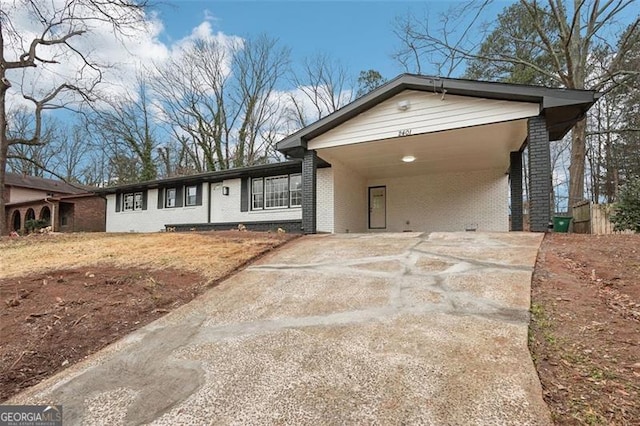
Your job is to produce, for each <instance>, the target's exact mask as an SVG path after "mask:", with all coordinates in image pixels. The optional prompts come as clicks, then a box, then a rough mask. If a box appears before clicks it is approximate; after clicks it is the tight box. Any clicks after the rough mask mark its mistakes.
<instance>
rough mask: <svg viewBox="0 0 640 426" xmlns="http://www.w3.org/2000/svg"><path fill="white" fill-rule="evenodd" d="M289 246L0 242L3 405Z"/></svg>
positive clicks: (111, 237) (251, 237)
mask: <svg viewBox="0 0 640 426" xmlns="http://www.w3.org/2000/svg"><path fill="white" fill-rule="evenodd" d="M291 238H293V237H292V236H289V235H278V234H267V233H253V232H237V231H229V232H209V233H168V234H74V235H64V234H56V235H32V236H28V237H19V238H5V237H3V238H2V239H0V303H2V307H1V308H0V336H2V337H1V340H0V401H4V400H5V399H7V398H9V397H10V396H12V395H14V394H16V393H18V392H19V391H21V390H23V389H25V388H27V387H29V386H32V385H34V384H36V383H38V382H40V381H41V380H43V379H45V378H47V377H49V376H51V375H53V374H55V373H56V372H58V371H60V370H62V369H64V368H66V367H67V366H70V365H72V364H74V363H75V362H78V361H80V360H81V359H83V358H84V357H86V356H87V355H89V354H91V353H93V352H96V351H97V350H99V349H101V348H103V347H105V346H107V345H109V344H110V343H112V342H114V341H116V340H117V339H119V338H120V337H122V336H124V335H126V334H128V333H129V332H131V331H132V330H135V329H136V328H139V327H141V326H143V325H145V324H147V323H149V322H151V321H153V320H154V319H156V318H158V317H160V316H162V315H164V314H165V313H167V312H169V311H170V310H172V309H175V308H176V307H178V306H180V305H182V304H184V303H187V302H188V301H190V300H191V299H193V298H194V297H196V296H197V295H198V294H200V293H202V292H203V291H204V290H205V289H207V288H209V287H211V286H213V285H215V284H216V283H218V282H219V281H220V280H222V279H223V278H225V277H227V276H229V275H230V274H232V273H233V272H234V271H236V270H237V269H238V268H240V267H242V266H243V265H245V264H246V263H247V262H249V261H250V260H252V259H255V258H256V257H258V256H261V255H262V254H264V253H266V252H267V251H269V250H271V249H273V248H275V247H277V246H279V245H281V244H283V243H284V242H286V241H288V240H289V239H291Z"/></svg>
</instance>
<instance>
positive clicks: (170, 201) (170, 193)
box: [164, 188, 176, 207]
mask: <svg viewBox="0 0 640 426" xmlns="http://www.w3.org/2000/svg"><path fill="white" fill-rule="evenodd" d="M164 206H165V207H175V206H176V189H175V188H167V189H166V190H165V193H164Z"/></svg>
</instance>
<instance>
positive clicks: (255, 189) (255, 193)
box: [251, 178, 264, 210]
mask: <svg viewBox="0 0 640 426" xmlns="http://www.w3.org/2000/svg"><path fill="white" fill-rule="evenodd" d="M263 208H264V180H263V179H262V178H259V179H252V180H251V210H261V209H263Z"/></svg>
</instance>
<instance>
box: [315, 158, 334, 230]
mask: <svg viewBox="0 0 640 426" xmlns="http://www.w3.org/2000/svg"><path fill="white" fill-rule="evenodd" d="M317 173H318V174H317V177H316V191H317V199H316V218H317V219H316V220H317V222H316V229H317V231H318V232H330V233H333V208H334V204H333V200H334V197H333V169H332V168H331V167H326V168H324V169H318V172H317Z"/></svg>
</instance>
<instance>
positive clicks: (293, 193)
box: [289, 174, 302, 207]
mask: <svg viewBox="0 0 640 426" xmlns="http://www.w3.org/2000/svg"><path fill="white" fill-rule="evenodd" d="M289 198H290V201H289V205H290V206H291V207H300V206H301V205H302V175H300V174H297V175H291V176H290V177H289Z"/></svg>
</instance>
